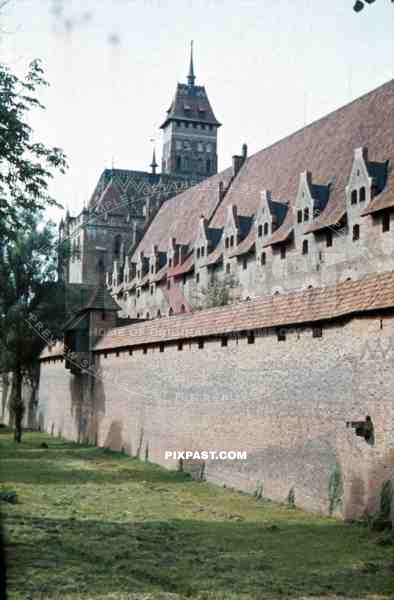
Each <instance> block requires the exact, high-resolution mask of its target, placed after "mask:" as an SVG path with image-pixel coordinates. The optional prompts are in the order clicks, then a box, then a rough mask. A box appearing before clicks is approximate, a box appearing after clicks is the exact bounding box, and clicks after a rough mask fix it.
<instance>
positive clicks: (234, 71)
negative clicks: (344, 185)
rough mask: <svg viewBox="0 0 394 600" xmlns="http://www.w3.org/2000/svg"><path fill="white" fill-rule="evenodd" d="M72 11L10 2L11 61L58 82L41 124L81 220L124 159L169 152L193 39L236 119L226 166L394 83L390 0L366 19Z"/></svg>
mask: <svg viewBox="0 0 394 600" xmlns="http://www.w3.org/2000/svg"><path fill="white" fill-rule="evenodd" d="M59 3H61V0H51V1H48V0H10V3H9V4H8V5H7V6H6V8H5V9H4V10H3V15H2V29H3V30H4V28H5V30H6V32H5V33H3V34H2V35H1V37H0V60H2V61H4V62H6V63H8V64H9V65H10V66H11V67H12V68H13V69H14V70H16V71H17V72H18V73H21V72H22V71H23V69H24V68H25V66H26V64H27V62H28V61H30V60H31V59H33V58H41V59H42V60H43V64H44V68H45V75H46V78H47V79H48V81H49V82H50V84H51V87H50V88H49V89H48V90H46V91H45V92H44V93H43V94H42V99H43V102H44V104H45V105H46V106H47V110H46V111H45V112H44V113H41V114H40V113H37V114H36V115H34V117H33V119H32V124H33V127H34V129H35V132H36V136H37V139H40V140H42V141H44V142H46V143H48V144H50V145H56V146H60V147H62V148H63V149H64V150H65V152H66V153H67V155H68V159H69V164H70V169H69V171H68V173H67V175H66V176H61V175H59V176H57V177H56V179H55V180H54V182H53V183H52V185H51V191H52V193H53V194H54V195H55V196H56V198H57V199H58V201H59V202H60V203H62V204H63V205H64V206H66V205H68V206H69V208H70V210H71V212H72V213H76V212H77V211H78V210H79V209H80V208H82V206H83V203H84V202H85V201H87V200H88V199H89V197H90V195H91V193H92V191H93V188H94V186H95V184H96V182H97V179H98V177H99V175H100V173H101V172H102V170H103V169H104V168H106V167H110V166H111V163H112V160H113V161H114V165H115V167H117V168H125V169H142V170H147V169H148V168H149V167H148V165H149V163H150V159H151V155H152V142H151V141H150V140H151V138H153V137H155V138H156V139H157V142H156V150H157V157H158V158H160V155H161V133H160V130H159V125H160V124H161V122H162V120H163V118H164V116H165V111H166V110H167V108H168V107H169V105H170V102H171V99H172V96H173V94H174V91H175V86H176V83H177V81H185V80H186V74H187V69H188V58H189V57H188V54H189V43H190V40H191V39H193V40H194V48H195V71H196V75H197V80H196V83H197V84H204V85H206V88H207V91H208V96H209V98H210V101H211V104H212V106H213V109H214V112H215V114H216V117H217V118H218V119H219V121H221V123H223V126H222V127H221V129H220V130H219V169H220V170H221V169H223V168H225V167H227V166H228V165H229V163H230V160H231V155H232V154H235V153H239V152H240V150H241V145H242V143H243V142H246V143H247V144H248V147H249V153H250V154H252V153H254V152H256V151H257V150H260V149H261V148H263V147H265V146H267V145H269V144H270V143H272V142H274V141H276V140H277V139H280V138H281V137H283V136H285V135H287V134H289V133H291V132H292V131H295V130H297V129H299V128H300V127H302V126H303V125H304V124H305V123H309V122H311V121H313V120H315V119H317V118H319V117H321V116H323V115H324V114H326V113H328V112H331V111H332V110H335V109H336V108H338V107H339V106H341V105H343V104H346V103H347V102H349V101H350V100H352V99H354V98H356V97H358V96H360V95H362V94H364V93H365V92H368V91H369V90H371V89H373V88H375V87H377V86H378V85H380V84H382V83H384V82H385V81H387V80H389V79H392V78H393V76H394V74H393V73H394V4H393V3H392V2H391V1H390V0H377V1H376V3H375V4H373V5H370V6H368V5H367V6H366V7H365V9H364V11H362V12H361V13H359V14H356V13H354V12H353V10H352V6H353V3H354V2H353V0H238V1H235V0H112V1H111V0H99V2H97V0H96V1H92V0H86V1H84V2H83V4H82V3H81V2H76V1H72V0H64V2H63V5H64V6H63V13H62V14H61V15H60V16H56V15H55V14H54V11H53V8H54V6H56V5H59ZM81 6H82V8H81ZM334 133H335V132H333V134H334ZM158 162H159V163H160V161H158ZM278 168H280V165H278ZM51 214H52V216H53V217H55V218H58V217H59V216H60V213H59V212H53V211H51Z"/></svg>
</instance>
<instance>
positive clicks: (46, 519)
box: [0, 433, 394, 600]
mask: <svg viewBox="0 0 394 600" xmlns="http://www.w3.org/2000/svg"><path fill="white" fill-rule="evenodd" d="M44 440H45V441H46V442H47V443H48V445H49V449H41V448H40V443H41V442H42V441H44ZM0 456H1V481H2V484H1V487H3V488H6V489H8V490H15V491H16V492H17V494H18V499H19V502H18V503H17V504H9V503H6V502H2V503H1V505H2V506H1V508H2V511H3V515H4V517H5V533H6V538H7V553H8V567H9V573H8V576H9V590H10V598H11V600H33V599H34V600H36V599H37V600H38V599H40V600H43V599H47V600H49V599H54V600H55V599H56V600H77V599H81V600H89V599H92V600H126V599H128V600H129V599H132V600H134V599H135V600H136V599H141V600H142V599H145V600H159V599H164V598H165V599H168V600H170V599H174V600H175V599H176V600H179V599H180V598H198V599H199V600H203V599H209V600H213V599H215V600H217V599H224V598H226V599H229V600H235V599H242V600H250V599H252V598H253V599H255V598H256V599H261V600H270V599H273V598H292V599H297V600H300V599H301V598H308V600H312V598H321V599H324V600H333V599H334V598H335V599H336V598H340V597H341V598H342V597H345V598H348V599H350V598H353V599H356V598H357V599H368V600H372V599H374V600H375V599H380V600H381V599H383V598H384V599H390V600H392V599H393V598H394V547H393V546H381V545H379V544H377V538H376V536H374V535H373V534H371V533H370V531H369V530H368V529H367V528H366V527H363V526H361V525H349V524H344V523H342V522H339V521H337V520H335V519H328V518H322V517H319V516H316V515H310V514H306V513H304V512H301V511H299V510H297V509H289V508H287V507H286V506H281V505H278V504H275V503H272V502H268V501H265V500H257V499H255V498H253V497H250V496H247V495H244V494H240V493H238V492H234V491H230V490H227V489H223V488H220V487H216V486H213V485H209V484H207V483H198V482H193V481H191V480H190V479H189V478H188V477H187V476H185V475H183V474H180V473H175V472H170V471H165V470H163V469H161V468H159V467H157V466H155V465H150V464H144V463H142V462H139V461H138V460H135V459H132V458H129V457H127V456H124V455H122V454H119V453H114V452H109V451H106V450H102V449H97V448H92V447H88V446H80V445H76V444H70V443H66V442H64V441H62V440H59V439H52V438H49V437H48V436H46V435H43V434H34V433H28V434H25V435H24V441H23V443H22V444H21V445H20V446H17V445H16V444H15V443H14V442H13V441H12V436H11V435H10V434H9V433H1V434H0Z"/></svg>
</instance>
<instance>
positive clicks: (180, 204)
mask: <svg viewBox="0 0 394 600" xmlns="http://www.w3.org/2000/svg"><path fill="white" fill-rule="evenodd" d="M231 174H232V172H231V169H227V170H225V171H222V172H221V173H218V174H216V175H213V176H212V177H210V178H209V179H206V180H205V181H203V182H202V183H199V184H197V185H195V186H193V187H191V188H190V189H188V190H186V191H185V192H183V193H181V194H178V195H176V196H174V197H172V198H170V199H169V200H167V201H166V202H164V204H162V206H161V207H160V209H159V211H158V213H157V215H156V216H155V218H154V219H153V221H152V223H151V224H150V226H149V227H148V229H147V231H146V232H145V235H144V237H143V238H142V240H141V241H140V243H139V244H138V247H137V249H136V251H135V252H134V255H133V257H132V261H136V260H137V258H138V256H139V253H140V252H145V253H146V254H150V252H151V249H152V246H153V245H156V246H158V248H159V250H161V251H163V252H167V250H168V240H169V239H170V238H175V240H176V243H177V244H183V245H185V246H187V245H190V244H191V243H192V242H193V241H194V239H195V237H196V235H197V231H198V227H199V222H200V216H201V215H202V214H203V215H204V216H205V217H206V218H207V219H208V220H209V219H210V218H211V216H212V214H213V212H214V211H215V209H216V207H217V204H218V202H219V189H218V187H219V183H220V182H221V181H222V182H223V184H224V186H226V185H227V184H228V183H229V182H230V179H231Z"/></svg>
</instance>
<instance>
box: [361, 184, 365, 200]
mask: <svg viewBox="0 0 394 600" xmlns="http://www.w3.org/2000/svg"><path fill="white" fill-rule="evenodd" d="M365 198H366V191H365V187H364V186H363V187H362V188H360V202H365Z"/></svg>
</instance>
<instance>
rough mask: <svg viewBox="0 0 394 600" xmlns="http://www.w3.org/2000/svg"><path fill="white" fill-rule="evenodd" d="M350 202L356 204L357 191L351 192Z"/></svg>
mask: <svg viewBox="0 0 394 600" xmlns="http://www.w3.org/2000/svg"><path fill="white" fill-rule="evenodd" d="M350 202H351V204H357V190H353V191H352V195H351V199H350Z"/></svg>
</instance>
